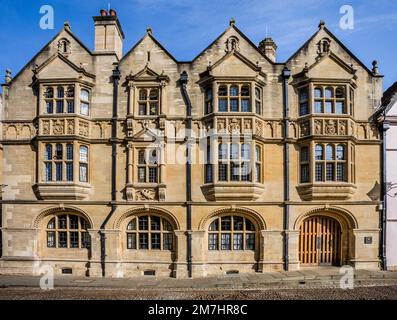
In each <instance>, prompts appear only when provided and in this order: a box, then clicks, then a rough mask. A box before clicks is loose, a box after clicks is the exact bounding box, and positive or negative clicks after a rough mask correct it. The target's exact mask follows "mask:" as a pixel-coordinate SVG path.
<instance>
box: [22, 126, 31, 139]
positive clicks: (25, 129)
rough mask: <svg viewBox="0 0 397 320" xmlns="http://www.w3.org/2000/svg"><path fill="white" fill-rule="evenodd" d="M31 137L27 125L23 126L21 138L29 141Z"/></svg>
mask: <svg viewBox="0 0 397 320" xmlns="http://www.w3.org/2000/svg"><path fill="white" fill-rule="evenodd" d="M31 135H32V132H31V129H30V127H29V126H28V125H24V126H23V127H22V130H21V138H25V139H26V138H28V139H30V137H31Z"/></svg>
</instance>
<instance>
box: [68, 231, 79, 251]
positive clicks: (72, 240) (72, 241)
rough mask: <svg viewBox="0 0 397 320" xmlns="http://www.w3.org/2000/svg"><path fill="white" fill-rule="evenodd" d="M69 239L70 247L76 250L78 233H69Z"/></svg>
mask: <svg viewBox="0 0 397 320" xmlns="http://www.w3.org/2000/svg"><path fill="white" fill-rule="evenodd" d="M69 237H70V247H71V248H78V247H79V233H78V232H76V231H73V232H70V233H69Z"/></svg>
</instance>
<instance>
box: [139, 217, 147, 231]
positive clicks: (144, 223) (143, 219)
mask: <svg viewBox="0 0 397 320" xmlns="http://www.w3.org/2000/svg"><path fill="white" fill-rule="evenodd" d="M148 226H149V225H148V216H143V217H139V230H144V231H145V230H148Z"/></svg>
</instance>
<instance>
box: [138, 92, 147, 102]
mask: <svg viewBox="0 0 397 320" xmlns="http://www.w3.org/2000/svg"><path fill="white" fill-rule="evenodd" d="M146 98H147V94H146V90H140V91H139V100H146Z"/></svg>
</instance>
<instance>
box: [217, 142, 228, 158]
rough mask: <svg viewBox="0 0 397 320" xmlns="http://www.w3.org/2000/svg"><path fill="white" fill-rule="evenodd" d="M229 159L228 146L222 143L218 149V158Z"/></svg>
mask: <svg viewBox="0 0 397 320" xmlns="http://www.w3.org/2000/svg"><path fill="white" fill-rule="evenodd" d="M226 157H227V144H225V143H221V144H220V145H219V147H218V158H219V159H226Z"/></svg>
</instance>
